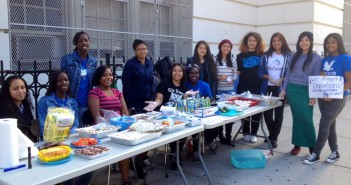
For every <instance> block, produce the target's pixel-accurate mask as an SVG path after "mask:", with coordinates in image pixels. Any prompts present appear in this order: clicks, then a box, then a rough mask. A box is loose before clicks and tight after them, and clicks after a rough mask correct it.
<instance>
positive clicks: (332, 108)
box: [304, 33, 351, 164]
mask: <svg viewBox="0 0 351 185" xmlns="http://www.w3.org/2000/svg"><path fill="white" fill-rule="evenodd" d="M323 47H324V53H325V55H326V57H325V58H324V59H323V60H322V72H321V75H323V76H341V77H344V96H343V98H342V99H334V98H319V99H318V105H319V110H320V112H321V118H320V122H319V131H318V138H317V143H316V145H315V147H314V150H313V153H311V154H310V155H309V156H307V158H306V159H305V160H304V163H305V164H313V163H315V162H317V161H318V160H319V156H320V153H321V151H322V149H323V147H324V145H325V143H326V142H327V140H328V143H329V147H330V150H331V154H330V155H329V156H328V157H327V159H326V160H325V162H327V163H334V162H335V161H337V160H339V158H340V155H339V152H338V144H337V135H336V118H337V117H338V115H339V114H340V112H341V111H342V110H343V108H344V107H345V104H346V101H347V96H348V95H349V93H350V87H351V56H350V55H348V54H346V51H345V48H344V43H343V40H342V37H341V35H340V34H339V33H331V34H329V35H328V36H327V37H326V38H325V39H324V44H323Z"/></svg>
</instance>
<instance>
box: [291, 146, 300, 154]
mask: <svg viewBox="0 0 351 185" xmlns="http://www.w3.org/2000/svg"><path fill="white" fill-rule="evenodd" d="M300 150H301V147H298V146H295V147H294V148H293V149H292V150H291V151H290V154H291V155H297V154H299V153H300Z"/></svg>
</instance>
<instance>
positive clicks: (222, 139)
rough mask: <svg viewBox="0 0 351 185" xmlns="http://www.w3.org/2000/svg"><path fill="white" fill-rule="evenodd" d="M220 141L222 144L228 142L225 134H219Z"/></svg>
mask: <svg viewBox="0 0 351 185" xmlns="http://www.w3.org/2000/svg"><path fill="white" fill-rule="evenodd" d="M219 143H221V144H225V143H226V141H225V138H224V136H223V134H220V135H219Z"/></svg>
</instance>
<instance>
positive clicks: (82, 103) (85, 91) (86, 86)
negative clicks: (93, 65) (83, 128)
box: [76, 53, 90, 107]
mask: <svg viewBox="0 0 351 185" xmlns="http://www.w3.org/2000/svg"><path fill="white" fill-rule="evenodd" d="M77 57H78V59H79V60H80V62H81V64H82V66H81V68H80V82H79V88H78V94H77V98H76V100H77V103H78V107H87V106H88V95H89V90H90V78H89V75H88V71H87V67H86V64H87V61H89V56H87V58H86V59H85V60H82V59H81V58H80V56H79V55H78V53H77Z"/></svg>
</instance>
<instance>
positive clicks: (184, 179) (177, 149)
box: [175, 140, 189, 185]
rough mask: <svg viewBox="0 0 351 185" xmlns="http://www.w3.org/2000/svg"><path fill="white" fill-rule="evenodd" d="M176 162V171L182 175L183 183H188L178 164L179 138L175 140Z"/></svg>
mask: <svg viewBox="0 0 351 185" xmlns="http://www.w3.org/2000/svg"><path fill="white" fill-rule="evenodd" d="M175 155H176V162H177V167H178V171H179V173H180V175H182V178H183V181H184V184H187V185H188V184H189V183H188V181H187V180H186V177H185V175H184V172H183V169H182V167H181V166H180V162H179V155H180V154H179V140H177V144H176V153H175Z"/></svg>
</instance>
